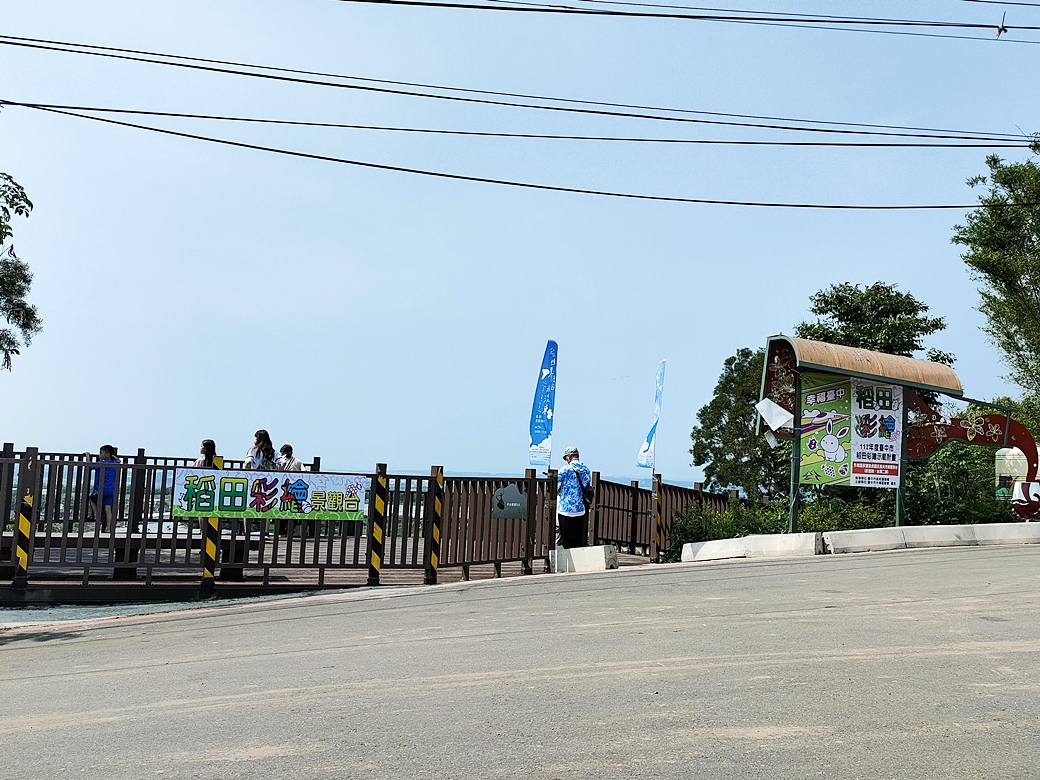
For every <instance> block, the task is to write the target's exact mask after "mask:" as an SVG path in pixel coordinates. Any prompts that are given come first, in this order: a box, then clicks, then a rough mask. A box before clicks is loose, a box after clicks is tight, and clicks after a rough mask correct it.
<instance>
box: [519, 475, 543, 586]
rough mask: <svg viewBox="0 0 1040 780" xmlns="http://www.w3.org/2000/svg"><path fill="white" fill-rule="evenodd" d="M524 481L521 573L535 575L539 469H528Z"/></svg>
mask: <svg viewBox="0 0 1040 780" xmlns="http://www.w3.org/2000/svg"><path fill="white" fill-rule="evenodd" d="M524 480H526V482H527V513H526V514H525V515H524V562H523V568H522V569H521V573H522V574H534V539H535V531H536V530H537V529H536V528H535V525H536V524H537V522H538V498H539V495H538V471H537V469H526V470H525V471H524Z"/></svg>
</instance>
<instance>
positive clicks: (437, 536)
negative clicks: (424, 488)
mask: <svg viewBox="0 0 1040 780" xmlns="http://www.w3.org/2000/svg"><path fill="white" fill-rule="evenodd" d="M443 515H444V467H443V466H434V467H432V468H431V469H430V522H429V524H428V525H427V531H426V556H425V557H426V562H425V563H426V576H425V577H423V584H424V585H436V584H437V564H438V563H440V560H441V517H442V516H443Z"/></svg>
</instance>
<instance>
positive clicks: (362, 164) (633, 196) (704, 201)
mask: <svg viewBox="0 0 1040 780" xmlns="http://www.w3.org/2000/svg"><path fill="white" fill-rule="evenodd" d="M22 107H24V108H29V109H32V110H36V111H45V112H48V113H53V114H61V115H64V116H72V117H77V118H79V119H87V120H90V121H92V122H102V123H104V124H109V125H117V126H119V127H129V128H133V129H136V130H145V131H148V132H152V133H159V134H162V135H168V136H173V137H176V138H187V139H190V140H194V141H205V142H208V143H213V144H220V145H222V146H230V147H235V148H239V149H251V150H254V151H259V152H268V153H270V154H278V155H284V156H287V157H298V158H302V159H307V160H317V161H320V162H331V163H338V164H341V165H351V166H356V167H359V168H369V169H374V170H381V171H393V172H396V173H410V174H415V175H418V176H429V177H433V178H438V179H450V180H454V181H466V182H474V183H480V184H497V185H501V186H505V187H517V188H521V189H530V190H540V191H544V192H566V193H571V194H576V195H599V196H603V197H609V198H623V199H626V200H644V201H656V202H666V203H692V204H701V205H716V206H752V207H759V208H785V209H826V210H841V211H922V210H928V211H934V210H944V211H950V210H965V209H974V208H996V209H1004V208H1022V207H1026V206H1029V207H1033V206H1040V203H995V204H984V203H973V204H969V205H954V204H915V205H870V204H835V203H780V202H767V201H740V200H718V199H714V198H683V197H678V196H669V195H643V194H639V193H632V192H615V191H611V190H592V189H585V188H580V187H562V186H555V185H551V184H535V183H532V182H521V181H514V180H509V179H492V178H488V177H484V176H467V175H465V174H459V173H446V172H444V171H431V170H426V169H422V168H409V167H405V166H400V165H386V164H383V163H373V162H366V161H362V160H350V159H347V158H344V157H332V156H329V155H322V154H311V153H309V152H299V151H295V150H290V149H279V148H277V147H271V146H260V145H258V144H248V143H243V142H241V141H231V140H228V139H225V138H213V137H211V136H204V135H196V134H194V133H184V132H180V131H178V130H168V129H166V128H160V127H150V126H148V125H139V124H136V123H133V122H123V121H120V120H117V119H106V118H105V117H99V116H90V115H89V114H80V113H76V112H72V111H62V110H59V109H54V108H44V107H42V106H34V105H32V104H22Z"/></svg>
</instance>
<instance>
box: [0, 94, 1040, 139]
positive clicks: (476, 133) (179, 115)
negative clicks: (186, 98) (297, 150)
mask: <svg viewBox="0 0 1040 780" xmlns="http://www.w3.org/2000/svg"><path fill="white" fill-rule="evenodd" d="M0 106H21V107H24V108H41V109H42V108H53V109H58V110H61V111H89V112H92V113H106V114H129V115H134V116H153V117H164V118H171V119H202V120H212V121H220V122H239V123H245V124H262V125H279V126H290V127H315V128H329V129H347V130H378V131H388V132H399V133H421V134H429V135H452V136H466V137H480V138H526V139H536V140H563V141H624V142H631V143H654V144H691V145H704V146H714V145H721V146H785V147H830V148H833V147H857V148H881V149H884V148H892V149H1022V148H1029V147H1030V146H1031V142H1030V141H1018V142H1012V141H1004V140H1000V141H997V142H986V143H976V142H970V143H945V142H940V143H919V142H914V143H910V142H873V141H758V140H736V139H721V140H716V139H702V138H651V137H645V136H641V137H631V136H601V135H561V134H548V133H501V132H498V133H496V132H491V131H486V130H444V129H437V128H425V127H395V126H387V125H359V124H346V123H340V122H308V121H302V120H296V119H266V118H257V117H242V116H223V115H216V114H190V113H183V112H177V111H149V110H144V109H128V108H108V107H106V108H102V107H98V106H70V105H59V104H54V103H36V102H31V103H27V102H20V101H14V100H0Z"/></svg>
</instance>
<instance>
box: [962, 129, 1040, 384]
mask: <svg viewBox="0 0 1040 780" xmlns="http://www.w3.org/2000/svg"><path fill="white" fill-rule="evenodd" d="M1034 151H1040V150H1037V149H1035V148H1034ZM986 165H987V166H988V167H989V175H988V176H977V177H975V178H973V179H970V180H969V181H968V183H969V184H970V185H971V186H976V187H977V186H984V185H988V187H989V191H988V192H987V193H986V194H985V195H983V196H981V197H980V198H979V202H980V203H981V204H982V208H979V209H976V210H975V211H972V212H970V213H969V214H968V216H967V218H966V221H965V224H963V225H957V226H956V227H955V228H954V234H953V242H954V243H955V244H960V245H962V246H964V247H966V248H967V250H966V251H965V252H964V254H963V255H961V257H962V258H963V259H964V262H965V263H966V264H967V265H968V267H969V268H970V269H971V272H972V274H973V276H974V277H975V279H976V281H978V282H981V283H982V285H983V287H982V289H980V290H979V294H980V295H981V296H982V303H981V304H980V306H979V310H980V311H981V312H982V313H983V314H984V315H985V316H986V332H987V333H988V334H989V336H990V338H992V340H993V342H994V344H996V346H997V348H998V349H1000V351H1001V352H1002V353H1003V357H1004V360H1005V361H1006V362H1007V364H1008V366H1009V367H1010V369H1011V379H1013V380H1014V381H1015V382H1017V383H1018V384H1019V385H1021V386H1022V387H1023V388H1024V389H1025V390H1026V391H1027V392H1028V393H1030V394H1032V395H1040V361H1038V359H1037V356H1038V355H1040V167H1037V165H1036V164H1035V163H1034V162H1033V161H1032V160H1027V161H1026V162H1023V163H1014V164H1008V163H1005V162H1004V161H1003V160H1001V159H1000V158H999V157H997V156H996V155H991V156H990V157H988V158H986ZM1009 203H1014V204H1026V205H1022V206H1020V207H1017V208H1001V207H999V206H1004V205H1005V204H1009ZM992 206H998V208H991V207H992Z"/></svg>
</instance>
